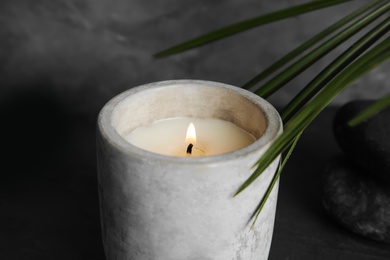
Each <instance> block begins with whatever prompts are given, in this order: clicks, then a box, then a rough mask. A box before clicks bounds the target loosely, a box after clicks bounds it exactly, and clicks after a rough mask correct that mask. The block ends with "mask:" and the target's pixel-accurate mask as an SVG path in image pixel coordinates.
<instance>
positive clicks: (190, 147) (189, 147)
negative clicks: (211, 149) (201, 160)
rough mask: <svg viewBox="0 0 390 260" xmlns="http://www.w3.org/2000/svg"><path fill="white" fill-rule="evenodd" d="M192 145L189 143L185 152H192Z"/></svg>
mask: <svg viewBox="0 0 390 260" xmlns="http://www.w3.org/2000/svg"><path fill="white" fill-rule="evenodd" d="M192 147H194V145H193V144H191V143H190V144H189V145H188V147H187V154H191V153H192Z"/></svg>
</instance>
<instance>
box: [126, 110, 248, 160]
mask: <svg viewBox="0 0 390 260" xmlns="http://www.w3.org/2000/svg"><path fill="white" fill-rule="evenodd" d="M125 139H126V140H127V141H128V142H129V143H131V144H133V145H135V146H138V147H140V148H142V149H144V150H148V151H150V152H154V153H159V154H164V155H170V156H182V157H188V156H190V157H199V156H209V155H217V154H224V153H229V152H232V151H234V150H238V149H241V148H243V147H245V146H247V145H249V144H251V143H253V142H254V141H255V137H254V136H253V135H251V134H250V133H248V132H246V131H245V130H243V129H241V128H239V127H238V126H236V125H235V124H233V123H231V122H228V121H224V120H221V119H215V118H182V117H176V118H168V119H162V120H157V121H155V122H153V123H152V124H148V125H145V126H141V127H138V128H136V129H134V130H133V131H131V132H130V133H129V134H128V135H127V136H126V137H125ZM189 145H190V147H189ZM188 148H190V149H189V150H190V152H188V153H187V149H188Z"/></svg>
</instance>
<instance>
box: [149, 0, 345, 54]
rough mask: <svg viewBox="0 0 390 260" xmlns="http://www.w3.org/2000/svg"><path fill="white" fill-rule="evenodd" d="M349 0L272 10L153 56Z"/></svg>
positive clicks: (335, 0) (325, 1)
mask: <svg viewBox="0 0 390 260" xmlns="http://www.w3.org/2000/svg"><path fill="white" fill-rule="evenodd" d="M348 1H351V0H320V1H313V2H309V3H306V4H302V5H297V6H294V7H290V8H286V9H283V10H280V11H276V12H272V13H269V14H266V15H261V16H258V17H254V18H252V19H249V20H245V21H242V22H238V23H234V24H231V25H229V26H226V27H223V28H221V29H218V30H215V31H212V32H210V33H207V34H204V35H202V36H200V37H197V38H194V39H192V40H189V41H187V42H184V43H182V44H179V45H176V46H174V47H172V48H169V49H167V50H163V51H161V52H158V53H156V54H154V57H155V58H162V57H166V56H170V55H173V54H176V53H180V52H183V51H186V50H189V49H193V48H196V47H199V46H202V45H205V44H207V43H210V42H214V41H217V40H220V39H222V38H225V37H228V36H231V35H234V34H236V33H240V32H243V31H246V30H249V29H252V28H254V27H257V26H261V25H265V24H268V23H272V22H275V21H278V20H282V19H286V18H288V17H292V16H296V15H299V14H303V13H307V12H312V11H314V10H317V9H321V8H325V7H328V6H332V5H337V4H341V3H345V2H348Z"/></svg>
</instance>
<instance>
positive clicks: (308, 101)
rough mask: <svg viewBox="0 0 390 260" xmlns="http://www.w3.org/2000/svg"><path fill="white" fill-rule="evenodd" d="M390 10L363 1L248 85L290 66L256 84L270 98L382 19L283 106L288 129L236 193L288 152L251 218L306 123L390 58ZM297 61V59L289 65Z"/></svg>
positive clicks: (322, 0) (315, 4)
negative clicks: (323, 58)
mask: <svg viewBox="0 0 390 260" xmlns="http://www.w3.org/2000/svg"><path fill="white" fill-rule="evenodd" d="M347 1H349V0H347ZM347 1H345V0H319V1H312V2H309V3H306V4H302V5H297V6H294V7H290V8H286V9H283V10H280V11H276V12H273V13H270V14H266V15H262V16H258V17H255V18H252V19H249V20H246V21H243V22H239V23H236V24H232V25H229V26H227V27H224V28H221V29H219V30H216V31H213V32H210V33H208V34H205V35H202V36H200V37H197V38H195V39H193V40H190V41H187V42H184V43H182V44H179V45H177V46H174V47H172V48H169V49H167V50H165V51H162V52H159V53H157V54H156V55H155V57H164V56H169V55H173V54H176V53H179V52H183V51H186V50H189V49H192V48H196V47H199V46H202V45H204V44H207V43H210V42H213V41H216V40H219V39H222V38H224V37H228V36H231V35H233V34H236V33H239V32H242V31H245V30H248V29H251V28H254V27H256V26H261V25H265V24H267V23H271V22H274V21H278V20H281V19H285V18H288V17H292V16H296V15H300V14H304V13H307V12H310V11H313V10H318V9H321V8H325V7H329V6H332V5H337V4H341V3H345V2H347ZM389 10H390V2H389V1H388V0H373V1H371V2H369V3H367V4H365V5H363V6H362V7H360V8H358V9H357V10H355V11H353V12H351V13H350V14H348V15H346V16H345V17H343V18H342V19H340V20H339V21H337V22H336V23H334V24H332V25H331V26H329V27H328V28H326V29H324V30H323V31H321V32H320V33H318V34H317V35H315V36H314V37H312V38H311V39H309V40H308V41H306V42H304V43H303V44H301V45H300V46H298V47H297V48H295V49H294V50H292V51H291V52H289V53H287V54H286V55H285V56H283V57H282V58H280V59H279V60H277V61H276V62H275V63H273V64H272V65H270V66H269V67H268V68H266V69H265V70H264V71H262V72H261V73H259V74H258V75H256V76H255V77H254V78H253V79H251V80H249V81H248V83H246V84H245V85H244V86H243V87H244V88H248V89H249V88H252V87H254V86H256V85H257V84H258V83H259V82H261V81H263V80H265V79H266V78H268V77H271V76H272V74H274V73H275V72H276V71H278V70H280V69H282V68H283V67H285V68H284V69H282V71H281V72H279V73H277V74H276V75H274V76H273V77H272V78H271V79H269V80H268V81H267V82H265V83H264V84H263V85H261V86H259V87H257V88H256V87H255V89H254V90H253V91H254V92H255V93H256V94H258V95H260V96H262V97H265V98H267V97H269V96H270V95H272V94H273V93H274V92H276V91H278V90H279V89H280V88H282V87H284V86H285V85H286V84H287V83H288V82H289V81H291V80H292V79H293V78H294V77H296V76H297V75H299V74H300V73H302V72H304V71H305V70H306V69H307V68H309V67H310V66H311V65H312V64H314V63H315V62H316V61H318V60H319V59H321V58H322V57H324V56H325V55H327V54H328V53H329V52H330V51H332V50H333V49H335V48H337V47H338V46H340V45H341V44H343V43H345V42H346V41H347V40H349V39H350V38H351V37H352V36H353V35H355V34H357V33H359V32H360V31H361V30H363V29H364V28H366V27H367V26H369V25H370V24H371V23H373V22H377V21H380V22H378V24H377V25H375V26H373V28H372V29H370V30H369V31H368V32H367V33H366V34H365V35H363V36H362V37H360V38H359V39H358V40H357V41H355V42H353V43H352V44H351V46H350V47H349V48H348V49H347V50H346V51H344V52H343V53H342V54H341V55H339V56H338V57H337V58H336V59H334V61H333V62H331V63H330V64H329V65H328V66H327V67H326V68H325V69H323V70H322V71H321V72H320V73H319V74H318V75H317V76H315V77H314V78H313V79H312V80H311V81H310V82H309V83H308V84H307V85H306V86H305V87H304V88H303V89H302V90H301V91H300V92H299V93H298V94H297V95H296V96H295V97H294V98H293V99H292V101H291V102H290V103H289V104H288V105H287V106H286V107H285V108H284V109H283V111H282V113H281V117H282V119H283V121H284V122H285V127H284V132H283V133H282V134H281V135H280V136H279V137H278V138H277V139H276V140H275V141H274V142H273V143H272V145H271V146H270V148H269V149H268V150H267V151H266V152H265V153H264V154H263V156H262V157H261V158H259V160H258V161H257V162H256V164H255V165H254V168H255V170H254V172H253V173H252V175H251V176H250V177H249V178H248V179H247V180H246V181H245V182H244V183H243V184H242V185H241V186H240V187H239V189H238V190H237V191H236V193H235V195H234V196H237V195H238V194H239V193H241V192H242V191H244V190H245V188H246V187H248V186H249V185H250V184H251V183H252V182H253V181H254V180H255V179H256V178H257V177H259V176H260V174H261V173H262V172H263V171H264V170H265V169H266V168H267V167H268V166H269V165H270V164H271V163H272V162H273V161H274V160H276V159H277V158H278V156H279V155H280V154H283V153H284V152H287V155H286V158H285V159H284V161H283V163H282V165H281V167H280V168H279V169H278V171H277V172H276V173H275V175H274V176H273V179H272V181H271V184H270V185H269V187H268V189H267V191H266V193H265V195H264V196H263V198H262V200H261V201H260V203H259V205H258V207H257V209H256V210H255V212H254V213H253V215H252V219H253V218H254V222H253V224H254V223H255V221H256V219H257V217H258V214H259V213H260V211H261V209H262V208H263V206H264V204H265V203H266V201H267V198H268V196H269V194H270V193H271V191H272V189H273V187H274V185H275V184H276V182H277V180H278V178H279V175H280V173H281V171H282V169H283V166H284V165H285V163H286V161H287V159H288V158H289V157H290V155H291V153H292V151H293V149H294V147H295V145H296V143H297V142H298V139H299V137H300V136H301V134H302V132H303V131H304V130H305V129H306V127H307V126H308V125H309V124H310V123H311V122H312V121H313V120H314V119H315V118H316V117H317V116H318V114H319V113H320V112H321V111H322V110H323V109H324V108H325V107H326V106H327V105H328V104H329V103H330V102H331V101H332V100H333V99H334V98H335V97H336V96H337V95H338V94H339V93H340V92H341V91H342V90H343V89H345V88H347V87H348V86H349V85H350V84H351V83H352V82H353V81H355V80H357V79H358V78H360V77H362V76H363V75H364V74H365V73H367V72H369V71H371V70H372V69H374V68H375V67H377V66H379V65H380V64H381V63H383V62H384V61H386V60H387V59H388V58H389V57H390V38H389V37H387V38H384V36H385V35H386V34H388V33H389V31H390V18H388V17H387V16H386V17H385V18H383V16H384V15H386V14H387V13H388V12H389ZM382 38H384V39H382ZM305 53H306V54H305ZM294 59H296V61H295V62H293V63H292V64H290V65H288V63H290V62H291V61H293V60H294ZM387 106H390V95H387V96H385V97H384V98H383V99H381V100H379V101H378V102H376V103H375V104H373V105H372V106H370V107H369V108H367V109H366V110H365V111H363V112H362V113H361V114H360V115H358V116H356V117H355V118H353V119H351V120H350V121H349V122H348V123H349V124H350V125H351V126H355V125H357V124H359V123H360V122H362V121H364V120H366V119H367V118H368V117H370V116H372V115H373V114H375V113H376V112H377V111H379V110H381V109H384V108H385V107H387Z"/></svg>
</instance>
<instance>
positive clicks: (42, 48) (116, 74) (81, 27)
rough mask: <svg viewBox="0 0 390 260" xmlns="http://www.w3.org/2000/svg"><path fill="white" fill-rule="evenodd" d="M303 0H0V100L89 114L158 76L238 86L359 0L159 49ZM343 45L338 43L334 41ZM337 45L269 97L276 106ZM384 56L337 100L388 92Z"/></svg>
mask: <svg viewBox="0 0 390 260" xmlns="http://www.w3.org/2000/svg"><path fill="white" fill-rule="evenodd" d="M303 2H305V1H297V0H295V1H292V0H283V1H257V0H242V1H233V0H218V1H207V0H201V1H190V0H165V1H157V0H152V1H143V0H132V1H126V0H77V1H75V0H36V1H29V0H3V1H1V3H0V39H1V41H0V86H1V88H0V102H2V101H4V100H5V99H12V97H14V96H15V95H16V96H17V95H20V94H24V93H31V92H39V93H43V94H44V95H47V96H49V97H50V98H52V99H53V100H55V102H57V103H58V104H59V105H61V106H62V107H63V108H64V109H65V110H66V111H67V112H69V113H83V114H85V113H87V114H88V113H89V114H90V113H97V111H99V110H100V108H101V107H102V106H103V104H104V103H105V102H107V101H108V100H109V99H110V98H112V97H113V96H114V95H116V94H118V93H120V92H122V91H124V90H126V89H129V88H131V87H134V86H137V85H140V84H144V83H149V82H154V81H160V80H167V79H183V78H188V79H202V80H212V81H219V82H223V83H227V84H232V85H237V86H240V85H242V84H244V83H245V82H247V81H248V80H249V79H250V78H251V77H253V76H254V75H256V74H257V73H258V72H259V71H261V70H263V69H264V68H266V66H267V65H270V64H271V63H272V62H273V61H275V60H276V59H277V58H278V57H281V55H283V54H285V53H286V52H287V51H289V50H291V49H293V48H294V47H296V46H297V45H298V44H300V43H301V42H303V41H304V40H305V39H308V38H309V37H311V36H312V35H314V34H315V33H316V32H318V31H319V29H321V28H325V27H326V26H328V25H330V24H331V23H332V22H333V21H336V20H337V19H339V17H341V16H342V15H343V14H347V13H349V12H351V11H352V10H353V9H354V8H355V7H357V6H360V5H362V4H364V3H365V2H366V1H351V2H350V3H346V4H342V5H339V6H336V7H330V8H327V9H325V10H322V11H316V12H313V13H310V14H305V15H302V16H299V17H294V18H290V19H288V20H285V21H281V22H276V23H273V24H271V25H267V26H264V27H261V28H255V29H252V30H250V31H247V32H244V33H241V34H238V35H235V36H233V37H231V38H228V39H225V40H222V41H218V42H215V43H212V44H210V45H207V46H204V47H201V48H198V49H196V50H191V51H188V52H185V53H183V54H179V55H175V56H172V57H169V58H164V59H159V60H156V59H154V58H153V57H152V54H153V53H156V52H158V51H160V50H162V49H165V48H168V47H170V46H172V45H175V44H177V43H180V42H182V41H185V40H188V39H190V38H193V37H195V36H198V35H200V34H203V33H206V32H209V31H211V30H214V29H217V28H220V27H222V26H225V25H228V24H231V23H233V22H237V21H242V20H244V19H247V18H251V17H254V16H257V15H260V14H265V13H268V12H271V11H274V10H278V9H280V8H285V7H288V6H292V5H294V4H300V3H303ZM343 47H345V46H343ZM342 49H343V48H340V49H338V50H336V51H335V52H333V53H331V55H330V57H325V58H324V59H323V60H322V61H320V62H319V63H317V64H315V65H314V66H313V68H312V69H310V70H309V71H308V72H307V73H306V74H304V75H302V76H299V77H298V78H297V79H295V80H293V81H292V82H291V84H290V86H289V87H287V88H286V89H284V90H282V91H281V92H280V93H279V94H277V95H275V96H273V97H271V98H270V101H271V103H273V104H274V105H277V106H279V105H283V104H285V103H286V102H288V100H289V99H290V98H291V97H292V95H293V94H295V93H296V92H297V91H298V90H299V89H300V88H301V87H302V86H303V85H304V84H306V83H307V82H308V81H310V79H311V76H312V75H314V73H315V72H316V71H319V70H320V69H321V68H323V67H324V66H326V65H327V64H328V62H329V61H330V60H331V58H332V57H335V56H336V55H337V54H338V53H340V52H341V51H342ZM388 71H389V63H386V64H384V65H382V66H381V67H379V68H377V69H375V70H374V71H373V72H372V73H370V74H368V75H366V76H365V77H364V78H363V79H361V80H360V81H358V82H357V83H356V84H354V86H353V87H352V88H349V89H348V90H347V91H345V92H344V93H343V94H342V95H341V96H340V97H338V98H337V100H336V104H340V103H343V102H345V101H347V100H350V99H355V98H361V97H364V98H377V97H380V96H382V95H384V94H385V93H386V92H388V91H389V89H390V88H389V83H388V80H387V72H388Z"/></svg>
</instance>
